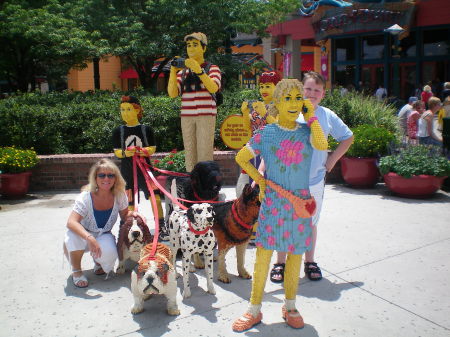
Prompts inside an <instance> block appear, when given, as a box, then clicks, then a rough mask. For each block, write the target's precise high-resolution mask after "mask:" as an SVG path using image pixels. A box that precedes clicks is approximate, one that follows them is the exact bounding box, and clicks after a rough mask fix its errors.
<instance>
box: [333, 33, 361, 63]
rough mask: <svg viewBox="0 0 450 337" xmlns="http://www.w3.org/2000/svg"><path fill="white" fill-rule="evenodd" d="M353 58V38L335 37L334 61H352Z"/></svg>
mask: <svg viewBox="0 0 450 337" xmlns="http://www.w3.org/2000/svg"><path fill="white" fill-rule="evenodd" d="M355 58H356V55H355V39H354V38H350V39H336V61H337V62H339V61H353V60H355Z"/></svg>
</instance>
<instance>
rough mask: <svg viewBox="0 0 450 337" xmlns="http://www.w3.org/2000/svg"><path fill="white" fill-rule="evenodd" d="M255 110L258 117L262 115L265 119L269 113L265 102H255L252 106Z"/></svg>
mask: <svg viewBox="0 0 450 337" xmlns="http://www.w3.org/2000/svg"><path fill="white" fill-rule="evenodd" d="M252 108H253V110H255V111H256V112H257V113H258V115H260V116H261V117H264V116H265V115H266V113H267V110H266V105H265V104H264V103H263V102H260V101H258V102H254V103H253V106H252Z"/></svg>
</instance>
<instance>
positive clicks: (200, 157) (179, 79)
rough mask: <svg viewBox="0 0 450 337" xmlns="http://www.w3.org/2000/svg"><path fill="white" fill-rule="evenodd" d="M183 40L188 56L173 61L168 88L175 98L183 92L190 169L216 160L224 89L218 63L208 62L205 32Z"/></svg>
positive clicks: (187, 164)
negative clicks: (220, 94)
mask: <svg viewBox="0 0 450 337" xmlns="http://www.w3.org/2000/svg"><path fill="white" fill-rule="evenodd" d="M184 41H185V43H186V51H187V56H188V58H186V59H181V58H176V59H174V60H173V61H172V63H171V67H170V77H169V84H168V88H167V90H168V93H169V96H170V97H172V98H175V97H177V96H178V95H181V131H182V135H183V144H184V150H185V163H186V170H187V171H188V172H190V171H192V169H193V168H194V165H195V164H196V163H198V162H199V161H207V160H213V148H214V129H215V125H216V115H217V104H216V96H215V94H216V93H217V92H218V91H219V90H220V89H221V88H220V86H221V73H220V69H219V67H218V66H216V65H214V64H210V63H208V62H205V59H204V54H205V51H206V46H207V44H208V40H207V38H206V35H205V34H203V33H200V32H197V33H192V34H189V35H186V36H185V37H184Z"/></svg>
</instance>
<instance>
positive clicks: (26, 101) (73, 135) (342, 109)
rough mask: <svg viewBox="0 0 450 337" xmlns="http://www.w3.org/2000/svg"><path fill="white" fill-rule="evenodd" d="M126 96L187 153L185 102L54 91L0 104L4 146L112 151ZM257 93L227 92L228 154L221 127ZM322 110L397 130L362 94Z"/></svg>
mask: <svg viewBox="0 0 450 337" xmlns="http://www.w3.org/2000/svg"><path fill="white" fill-rule="evenodd" d="M123 94H127V95H134V96H136V97H138V98H139V99H140V101H141V104H142V107H143V109H144V117H143V119H142V121H141V122H142V123H143V124H146V125H150V126H151V127H152V128H153V130H154V132H155V138H156V145H157V151H158V152H168V151H171V150H172V149H178V150H181V149H183V141H182V136H181V126H180V124H181V123H180V118H179V111H180V99H179V98H178V99H172V98H169V97H167V96H166V95H160V96H149V95H148V94H146V93H144V92H143V91H135V92H127V93H123V92H110V91H96V92H86V93H80V92H51V93H47V94H41V93H38V92H36V93H28V94H23V95H18V96H12V97H10V98H7V99H3V100H0V146H11V145H14V146H16V147H20V148H31V147H33V148H34V149H35V150H36V152H37V153H38V154H60V153H107V152H112V145H111V134H112V130H113V129H114V128H115V127H117V126H119V125H121V124H122V123H123V121H122V119H121V117H120V112H119V104H120V97H121V96H122V95H123ZM257 98H258V91H257V90H248V89H244V90H232V91H225V92H224V103H223V104H222V105H221V106H220V107H219V108H218V115H217V122H216V131H215V147H216V149H219V150H223V149H226V147H225V145H224V144H223V142H222V140H221V139H220V129H219V128H220V125H221V124H222V122H223V120H224V119H225V118H226V116H228V115H230V114H239V113H240V106H241V104H242V102H243V101H244V100H246V99H257ZM323 105H324V106H327V107H329V108H331V109H332V110H334V111H336V113H337V114H338V115H339V116H340V117H341V118H342V119H343V120H344V122H346V123H347V124H348V125H349V126H350V127H355V126H358V125H361V124H370V125H374V126H378V127H385V128H386V129H388V130H389V131H395V130H396V124H397V123H396V116H395V109H394V108H393V107H391V106H389V105H384V104H383V103H380V102H378V101H376V100H375V99H374V98H373V97H366V96H363V95H361V94H358V93H349V94H347V95H345V96H341V95H340V94H339V93H338V91H332V92H328V93H327V96H326V97H325V99H324V101H323Z"/></svg>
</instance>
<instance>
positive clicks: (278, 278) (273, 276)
mask: <svg viewBox="0 0 450 337" xmlns="http://www.w3.org/2000/svg"><path fill="white" fill-rule="evenodd" d="M284 267H285V264H284V263H275V264H274V265H273V268H272V270H271V271H270V280H271V281H272V282H273V283H282V282H283V281H284Z"/></svg>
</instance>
